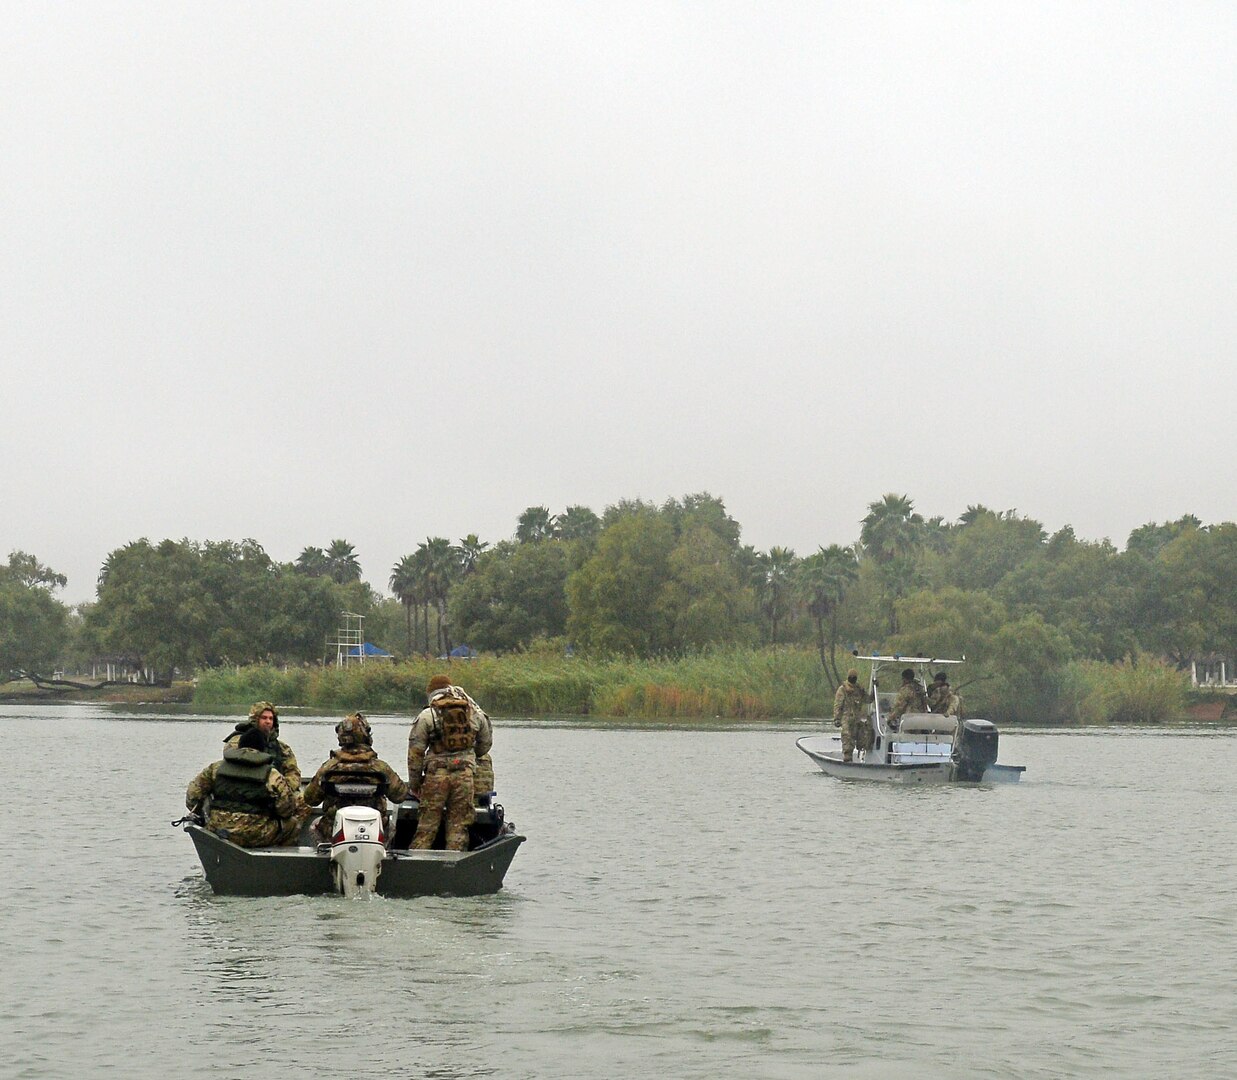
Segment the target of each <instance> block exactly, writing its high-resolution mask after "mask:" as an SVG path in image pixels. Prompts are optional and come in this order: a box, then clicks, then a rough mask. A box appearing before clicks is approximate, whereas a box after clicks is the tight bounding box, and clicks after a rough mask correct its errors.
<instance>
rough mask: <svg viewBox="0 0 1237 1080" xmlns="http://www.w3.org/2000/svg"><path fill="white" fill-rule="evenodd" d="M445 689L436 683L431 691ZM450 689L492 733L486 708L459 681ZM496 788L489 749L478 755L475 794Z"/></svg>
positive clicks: (436, 691) (492, 760)
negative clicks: (464, 701) (466, 703)
mask: <svg viewBox="0 0 1237 1080" xmlns="http://www.w3.org/2000/svg"><path fill="white" fill-rule="evenodd" d="M445 678H446V676H445V675H436V676H434V679H438V680H439V681H441V680H443V679H445ZM434 679H431V680H430V682H431V683H432V682H434ZM444 689H447V688H446V687H442V686H438V685H436V686H435V688H434V690H433V691H431V692H433V693H441V692H442V690H444ZM449 689H450V691H451V696H452V697H457V698H463V699H464V700H466V701H467V702H468V708H469V711H470V712H472V713H473V714H474V715H475V716H476V717H477V722H478V723H480V724H481V725H482V726H484V727H485V728H486V729H487V730H489V731H490V732H491V735H492V733H493V730H494V729H493V725H492V724H491V723H490V718H489V716H487V715H486V712H485V710H484V709H483V708H481V706H480V705H478V704H477V703H476V701H474V700H473V698H472V695H471V694H469V693H468V691H467V690H465V689H464V688H463V687H462V686H460V685H459V683H451V684H450V686H449ZM494 790H496V789H495V787H494V758H493V757H492V756H491V755H490V753H489V752H488V751H487V752H486V753H484V754H478V755H477V769H476V772H475V773H474V774H473V794H474V795H475V796H476V797H477V798H480V797H481V796H482V795H488V794H489V793H490V792H492V791H494Z"/></svg>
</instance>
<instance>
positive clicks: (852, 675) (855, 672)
mask: <svg viewBox="0 0 1237 1080" xmlns="http://www.w3.org/2000/svg"><path fill="white" fill-rule="evenodd" d="M846 677H847V678H848V679H857V678H859V671H858V669H856V668H851V669H850V671H848V672H847V673H846Z"/></svg>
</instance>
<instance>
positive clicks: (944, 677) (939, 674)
mask: <svg viewBox="0 0 1237 1080" xmlns="http://www.w3.org/2000/svg"><path fill="white" fill-rule="evenodd" d="M932 681H933V682H949V676H948V675H946V674H945V672H943V671H938V672H937V673H936V678H934V679H933V680H932Z"/></svg>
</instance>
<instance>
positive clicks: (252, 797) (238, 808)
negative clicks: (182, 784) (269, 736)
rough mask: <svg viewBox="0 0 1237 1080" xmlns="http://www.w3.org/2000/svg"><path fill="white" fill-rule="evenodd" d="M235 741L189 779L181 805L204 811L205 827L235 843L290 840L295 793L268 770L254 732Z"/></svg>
mask: <svg viewBox="0 0 1237 1080" xmlns="http://www.w3.org/2000/svg"><path fill="white" fill-rule="evenodd" d="M238 742H239V745H238V746H229V747H226V748H225V749H224V751H223V760H222V761H216V762H214V763H213V764H211V765H207V766H206V768H205V769H203V770H202V771H201V772H200V773H198V775H197V776H195V777H194V778H193V779H192V780H191V781H190V782H189V788H188V790H187V791H186V792H185V806H186V807H188V809H189V810H190V812H192V813H195V814H202V812H203V810H205V812H206V813H205V818H206V827H207V828H208V829H210V830H211V831H212V832H216V833H218V834H219V835H220V836H222V837H223V838H224V839H225V840H230V841H231V842H232V843H234V844H237V845H239V846H240V847H245V848H259V847H283V846H285V845H287V844H293V843H295V842H296V835H297V832H298V831H299V829H300V823H301V797H300V795H299V794H298V792H297V791H296V790H295V789H294V788H293V787H292V785H291V784H289V783H288V781H287V780H286V779H285V778H284V776H283V775H282V774H281V773H280V772H279V770H278V769H276V768H274V756H273V755H272V754H271V753H270V752H269V751H268V750H267V749H266V737H265V736H264V735H263V734H262V732H261V731H260V730H258V729H257V728H253V729H251V730H249V731H246V732H245V733H244V734H243V735H241V736H240V738H239V739H238ZM208 797H209V798H210V802H209V804H207V802H206V800H207V798H208Z"/></svg>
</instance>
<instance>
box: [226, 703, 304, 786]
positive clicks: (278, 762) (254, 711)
mask: <svg viewBox="0 0 1237 1080" xmlns="http://www.w3.org/2000/svg"><path fill="white" fill-rule="evenodd" d="M253 728H257V730H258V731H260V732H261V733H262V737H263V739H265V741H266V749H267V750H268V751H269V752H270V754H271V757H272V758H274V761H275V768H277V769H278V770H279V771H280V772H281V773H283V775H284V779H286V780H287V781H288V783H289V784H291V785H292V787H293V789H295V790H296V791H300V790H301V768H300V766H299V765H297V763H296V755H295V754H294V753H292V747H290V746H289V745H288V744H287V743H286V742H283V741H282V740H281V739H280V738H279V713H277V712H276V711H275V706H274V705H272V704H271V703H270V702H269V701H255V702H254V703H253V704H252V705H251V706H250V707H249V719H248V720H242V721H241V722H240V723H239V724H237V725H236V730H235V731H233V732H232V734H231V735H229V736H228V737H227V738H226V739H224V740H223V745H224V746H239V745H240V737H241V736H242V735H243V734H244V733H245V732H246V731H249V730H251V729H253Z"/></svg>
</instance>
